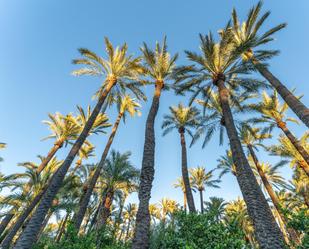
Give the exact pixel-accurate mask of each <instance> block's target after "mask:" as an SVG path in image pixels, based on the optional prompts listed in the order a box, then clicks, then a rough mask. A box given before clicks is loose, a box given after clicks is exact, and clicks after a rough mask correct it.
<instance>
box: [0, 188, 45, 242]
mask: <svg viewBox="0 0 309 249" xmlns="http://www.w3.org/2000/svg"><path fill="white" fill-rule="evenodd" d="M46 189H47V184H46V185H45V187H44V188H42V189H41V191H40V192H39V193H38V194H37V195H36V196H35V197H34V198H33V200H32V201H31V203H30V204H29V205H28V206H27V207H26V209H25V210H24V211H23V212H22V213H21V214H20V216H19V217H18V218H17V220H16V222H15V223H14V224H13V226H12V227H11V228H10V231H9V233H8V234H7V235H6V237H5V239H4V240H3V241H2V243H1V246H2V247H3V248H8V247H9V246H10V244H11V242H12V241H13V238H14V236H15V235H16V234H17V232H18V231H19V229H20V228H21V227H22V226H23V224H24V222H25V220H26V219H27V218H28V217H29V216H30V214H31V212H32V210H33V209H34V208H35V207H36V205H37V204H38V203H39V201H40V200H41V198H42V196H43V195H44V193H45V191H46Z"/></svg>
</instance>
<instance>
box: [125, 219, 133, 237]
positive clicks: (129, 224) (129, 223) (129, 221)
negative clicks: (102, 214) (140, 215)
mask: <svg viewBox="0 0 309 249" xmlns="http://www.w3.org/2000/svg"><path fill="white" fill-rule="evenodd" d="M130 226H131V219H130V218H129V220H128V227H127V232H126V237H125V239H124V240H125V241H127V240H128V238H129V232H130Z"/></svg>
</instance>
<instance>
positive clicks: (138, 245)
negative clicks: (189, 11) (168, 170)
mask: <svg viewBox="0 0 309 249" xmlns="http://www.w3.org/2000/svg"><path fill="white" fill-rule="evenodd" d="M141 51H142V53H143V59H144V70H145V73H146V75H147V76H148V78H149V81H150V83H151V84H154V86H155V91H154V95H153V99H152V103H151V107H150V110H149V113H148V117H147V121H146V129H145V143H144V151H143V160H142V167H141V177H140V187H139V193H138V198H139V206H138V211H137V216H136V228H135V235H134V239H133V244H132V248H133V249H144V248H148V247H149V226H150V215H149V199H150V195H151V187H152V181H153V177H154V157H155V132H154V123H155V119H156V116H157V113H158V109H159V103H160V96H161V92H162V90H164V89H168V82H169V81H170V80H171V79H172V75H173V73H174V68H175V61H176V60H177V57H178V55H177V54H176V55H174V56H170V54H169V53H168V52H167V44H166V38H164V40H163V44H162V46H161V45H160V44H159V43H157V44H156V48H155V50H154V51H153V50H152V49H150V48H149V47H148V46H147V44H146V43H144V46H143V47H142V48H141Z"/></svg>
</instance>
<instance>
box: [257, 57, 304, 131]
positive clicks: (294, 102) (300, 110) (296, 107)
mask: <svg viewBox="0 0 309 249" xmlns="http://www.w3.org/2000/svg"><path fill="white" fill-rule="evenodd" d="M254 64H255V65H256V68H257V70H258V71H259V73H260V74H261V75H262V76H263V77H264V78H265V79H266V80H267V81H268V82H269V83H270V84H271V85H272V86H273V87H274V88H275V89H276V91H277V92H278V93H279V94H280V96H281V97H282V98H283V100H284V101H285V102H286V103H287V104H288V106H289V107H290V108H291V109H292V111H293V112H294V113H295V114H296V115H297V117H298V118H299V119H300V120H301V121H303V122H304V124H305V125H306V126H307V127H308V128H309V109H308V108H307V107H306V106H305V105H304V104H303V103H302V102H301V101H300V100H299V99H298V98H296V97H295V95H294V94H293V93H291V92H290V91H289V90H288V89H287V88H286V87H285V86H284V85H283V84H282V83H281V82H280V81H279V80H278V79H277V78H276V77H275V76H274V75H273V74H272V73H271V72H270V71H269V70H268V69H267V68H266V67H264V66H261V65H260V64H259V62H257V61H254Z"/></svg>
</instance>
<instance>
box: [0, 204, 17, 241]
mask: <svg viewBox="0 0 309 249" xmlns="http://www.w3.org/2000/svg"><path fill="white" fill-rule="evenodd" d="M13 211H14V210H13V208H12V209H11V210H10V211H9V213H8V214H6V215H5V216H4V218H3V219H2V220H1V224H0V235H2V233H3V232H4V230H5V228H6V227H7V226H8V224H9V223H10V221H11V220H12V219H13V217H14V213H12V212H13Z"/></svg>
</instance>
